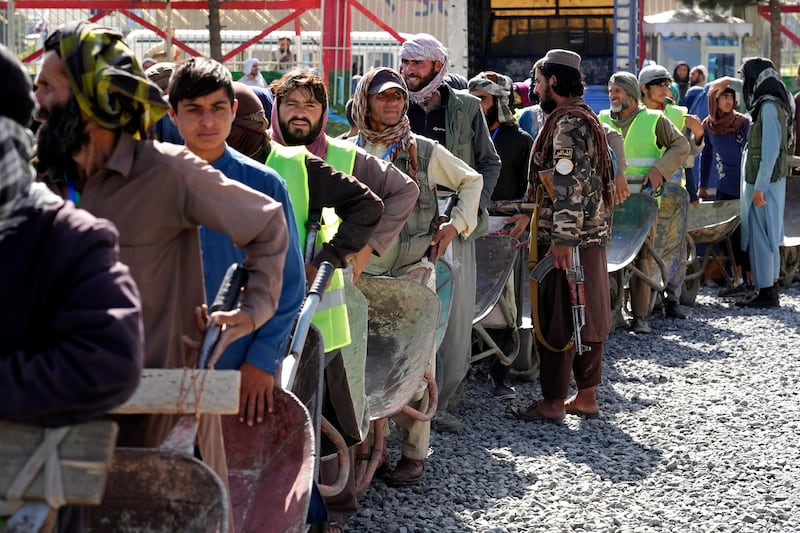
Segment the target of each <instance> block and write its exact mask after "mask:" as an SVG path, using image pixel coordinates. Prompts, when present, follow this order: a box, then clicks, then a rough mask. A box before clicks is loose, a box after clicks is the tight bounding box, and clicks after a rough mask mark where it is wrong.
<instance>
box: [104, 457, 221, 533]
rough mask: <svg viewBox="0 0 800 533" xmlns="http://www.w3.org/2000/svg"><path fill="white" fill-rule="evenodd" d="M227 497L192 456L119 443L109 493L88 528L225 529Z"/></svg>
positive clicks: (140, 532)
mask: <svg viewBox="0 0 800 533" xmlns="http://www.w3.org/2000/svg"><path fill="white" fill-rule="evenodd" d="M227 514H228V496H227V492H226V491H225V486H224V485H223V484H222V481H221V480H220V479H219V476H217V475H216V474H215V473H214V472H213V471H212V470H211V469H210V468H209V467H208V466H206V465H205V464H203V463H201V462H200V461H198V460H197V459H195V458H194V457H190V456H188V455H185V454H182V453H176V452H172V451H166V450H160V449H154V448H117V449H116V450H115V451H114V459H113V461H112V463H111V469H110V471H109V476H108V481H107V483H106V492H105V496H104V497H103V502H102V504H101V505H100V506H99V507H96V508H92V509H91V512H90V524H89V531H95V532H106V531H114V532H137V533H145V532H153V533H172V532H175V531H191V532H209V533H214V532H223V531H227V530H228V522H227Z"/></svg>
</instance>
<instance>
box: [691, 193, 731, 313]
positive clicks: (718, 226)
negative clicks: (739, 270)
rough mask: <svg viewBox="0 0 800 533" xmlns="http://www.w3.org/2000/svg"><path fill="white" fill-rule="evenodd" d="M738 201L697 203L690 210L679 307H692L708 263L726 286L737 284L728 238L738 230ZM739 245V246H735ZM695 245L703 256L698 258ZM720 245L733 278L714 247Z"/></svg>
mask: <svg viewBox="0 0 800 533" xmlns="http://www.w3.org/2000/svg"><path fill="white" fill-rule="evenodd" d="M739 212H740V207H739V200H720V201H715V202H700V204H698V206H697V207H691V208H689V211H688V213H687V216H686V239H687V241H688V246H689V252H690V253H689V260H688V263H687V265H686V279H685V281H684V283H683V291H682V292H681V303H682V304H684V305H689V304H692V303H694V301H695V299H696V298H697V292H698V290H699V289H700V281H701V279H702V277H703V274H704V273H705V271H706V267H707V266H708V265H709V263H710V262H711V261H713V262H714V263H716V265H717V266H718V267H719V270H720V272H722V274H723V276H724V277H725V281H726V282H727V283H728V286H730V287H733V286H734V285H735V284H736V281H735V279H734V278H735V275H736V262H735V260H734V255H733V243H732V242H731V236H732V235H733V233H734V232H735V231H736V228H738V227H739V222H740V218H739ZM736 244H737V245H738V243H736ZM697 245H704V250H703V255H702V256H699V255H697V248H696V246H697ZM717 245H723V246H724V247H725V253H726V254H727V256H728V258H729V260H730V262H731V271H732V272H733V274H734V275H733V276H731V275H729V274H728V271H727V269H726V268H725V265H724V264H723V262H722V259H721V258H720V256H719V254H718V253H717V252H716V251H715V249H714V248H715V246H717Z"/></svg>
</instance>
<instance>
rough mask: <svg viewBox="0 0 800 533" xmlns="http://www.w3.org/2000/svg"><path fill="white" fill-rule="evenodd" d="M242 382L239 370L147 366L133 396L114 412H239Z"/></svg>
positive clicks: (221, 413) (231, 413)
mask: <svg viewBox="0 0 800 533" xmlns="http://www.w3.org/2000/svg"><path fill="white" fill-rule="evenodd" d="M240 385H241V376H240V374H239V371H238V370H191V369H185V370H184V369H180V368H176V369H153V368H146V369H144V370H143V371H142V381H141V382H140V383H139V388H138V389H136V392H135V393H134V394H133V396H132V397H131V398H130V399H129V400H128V401H127V402H125V403H124V404H123V405H121V406H119V407H117V408H116V409H114V410H113V411H112V413H115V414H123V415H131V414H143V413H152V414H194V413H195V412H197V411H198V410H199V412H201V413H206V414H220V415H235V414H236V413H238V412H239V388H240ZM198 400H199V406H198ZM198 407H199V408H198Z"/></svg>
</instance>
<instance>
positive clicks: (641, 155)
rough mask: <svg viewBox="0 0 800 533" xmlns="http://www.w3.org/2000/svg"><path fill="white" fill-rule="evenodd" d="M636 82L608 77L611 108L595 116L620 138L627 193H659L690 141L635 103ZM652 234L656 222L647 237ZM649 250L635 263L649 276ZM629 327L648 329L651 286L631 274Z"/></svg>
mask: <svg viewBox="0 0 800 533" xmlns="http://www.w3.org/2000/svg"><path fill="white" fill-rule="evenodd" d="M640 96H641V89H640V87H639V80H638V79H637V78H636V76H635V75H633V74H631V73H630V72H617V73H615V74H613V75H612V76H611V80H610V81H609V86H608V99H609V101H610V103H611V109H606V110H604V111H601V112H600V115H599V118H600V121H601V122H604V123H606V124H608V125H609V126H611V127H612V128H614V129H616V130H617V131H619V132H620V133H622V136H623V137H624V139H625V157H626V159H627V163H628V167H627V168H626V170H625V176H626V178H627V180H628V185H629V187H630V189H631V192H632V193H638V192H641V191H642V189H643V188H646V187H649V188H650V190H651V191H653V192H655V193H658V192H660V191H661V186H662V185H663V182H664V180H665V179H667V178H669V177H670V176H672V175H673V174H675V172H677V171H678V170H679V169H680V168H681V166H682V165H683V163H684V162H685V161H686V158H687V157H688V156H689V152H690V148H689V141H687V140H686V137H684V135H683V134H682V133H681V132H680V130H678V128H676V127H675V125H674V124H673V123H672V122H670V120H669V119H668V118H666V117H665V116H664V114H663V113H661V112H660V111H653V110H649V109H647V108H646V107H644V106H642V105H641V104H640V103H639V98H640ZM654 233H655V224H653V229H652V230H651V237H652V236H653V235H654ZM651 262H652V261H651V258H650V253H649V252H648V251H647V249H646V248H642V250H641V251H640V252H639V255H638V256H637V258H636V259H635V261H634V264H635V265H636V266H637V267H638V268H639V269H640V270H642V271H643V272H644V274H645V275H647V276H649V275H650V264H651ZM630 291H631V311H632V313H633V320H632V322H631V329H632V330H633V331H634V332H635V333H650V331H651V329H650V325H649V324H648V321H647V315H648V312H649V306H650V286H649V285H647V283H646V282H644V281H643V280H640V279H639V278H638V277H634V278H632V279H631V282H630Z"/></svg>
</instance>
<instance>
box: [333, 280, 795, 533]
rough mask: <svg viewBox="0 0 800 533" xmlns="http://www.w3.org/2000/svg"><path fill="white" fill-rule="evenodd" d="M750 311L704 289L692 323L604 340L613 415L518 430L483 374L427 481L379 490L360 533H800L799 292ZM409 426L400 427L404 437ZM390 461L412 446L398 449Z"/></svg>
mask: <svg viewBox="0 0 800 533" xmlns="http://www.w3.org/2000/svg"><path fill="white" fill-rule="evenodd" d="M781 303H782V307H781V308H780V309H772V310H766V311H758V310H745V309H739V308H736V307H734V306H733V303H732V302H731V301H725V300H721V299H719V298H717V297H716V296H715V295H714V293H712V292H711V291H710V290H709V289H702V290H701V293H700V295H699V296H698V301H697V303H696V304H695V305H694V306H693V307H691V308H689V309H690V317H689V319H687V320H669V319H664V318H661V319H653V320H652V321H651V325H652V326H653V331H654V333H653V334H652V335H644V336H636V335H634V334H633V333H630V332H627V331H623V330H618V331H617V332H615V333H614V334H613V335H612V336H611V338H610V339H609V341H608V343H607V344H606V354H605V358H604V363H603V384H602V385H601V386H600V387H599V388H598V398H599V401H600V409H601V415H600V417H599V418H595V419H582V418H578V417H576V416H567V419H566V421H565V423H563V424H554V423H550V422H521V421H518V420H515V419H513V418H511V417H510V415H509V414H508V410H507V406H508V405H510V404H511V403H518V404H523V403H530V402H531V401H533V400H535V399H538V398H539V394H540V392H539V385H538V383H518V384H517V393H518V394H517V399H516V400H514V401H513V402H511V403H509V402H500V401H497V400H494V399H493V398H491V397H490V396H489V387H488V384H487V382H486V376H485V374H484V373H482V372H481V370H480V369H474V370H473V375H472V378H471V379H470V381H469V383H468V385H467V387H466V389H465V393H464V398H463V400H462V402H461V404H460V405H459V407H458V408H457V409H456V410H455V411H454V414H456V415H457V416H459V417H460V418H461V419H462V420H463V422H464V425H465V429H464V430H463V431H462V432H461V433H459V434H440V433H434V434H433V435H432V438H431V453H430V456H429V457H428V459H427V461H426V474H425V478H424V479H423V481H422V483H421V484H419V485H417V486H415V487H408V488H392V487H388V486H387V485H386V484H385V483H384V482H383V481H382V480H380V479H376V480H374V481H373V483H372V486H371V488H370V489H369V490H368V491H367V492H366V493H365V494H364V495H363V496H362V497H361V498H360V500H359V511H358V513H357V515H356V516H354V517H353V518H352V519H351V520H350V522H349V523H348V524H347V530H348V531H363V532H388V533H392V532H416V531H478V532H532V531H547V532H551V531H609V532H611V531H613V532H629V531H630V532H640V531H641V532H646V531H676V532H677V531H680V532H694V531H698V532H701V531H702V532H711V531H800V442H798V441H800V393H799V392H798V388H800V363H799V362H798V354H800V330H799V329H798V328H799V327H800V319H798V316H800V315H798V308H800V292H799V291H798V289H797V288H796V286H795V287H794V288H791V289H784V290H782V294H781ZM395 429H396V428H395ZM390 447H391V450H392V460H393V461H396V460H397V459H399V453H400V452H399V439H398V436H397V433H396V432H395V433H394V434H393V436H392V438H391V439H390Z"/></svg>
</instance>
